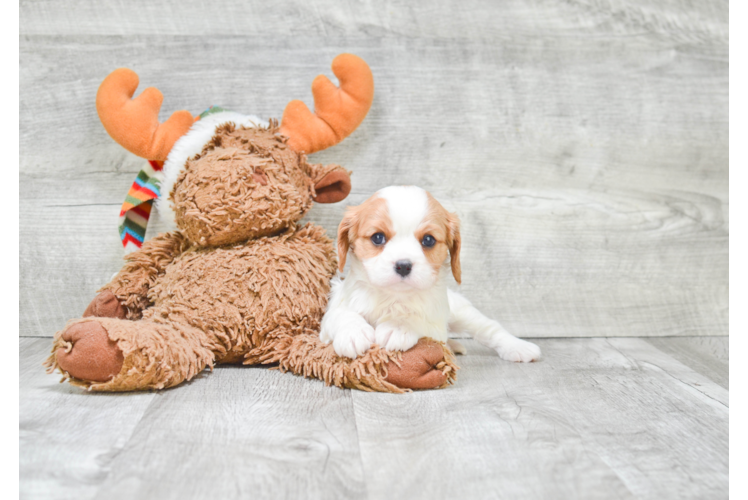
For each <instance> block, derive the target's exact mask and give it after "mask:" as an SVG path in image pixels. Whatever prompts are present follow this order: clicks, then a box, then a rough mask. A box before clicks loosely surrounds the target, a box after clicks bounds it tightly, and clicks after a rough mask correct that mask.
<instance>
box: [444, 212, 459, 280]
mask: <svg viewBox="0 0 748 500" xmlns="http://www.w3.org/2000/svg"><path fill="white" fill-rule="evenodd" d="M447 246H449V256H450V260H451V264H452V275H453V276H454V277H455V281H457V283H462V269H461V268H460V247H461V246H462V238H461V237H460V219H459V218H458V217H457V215H456V214H449V216H448V217H447Z"/></svg>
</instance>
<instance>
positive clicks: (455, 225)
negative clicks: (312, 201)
mask: <svg viewBox="0 0 748 500" xmlns="http://www.w3.org/2000/svg"><path fill="white" fill-rule="evenodd" d="M349 250H350V251H351V267H350V272H349V273H348V276H347V277H345V278H344V279H341V278H340V277H335V278H334V279H333V282H332V290H331V292H330V300H329V302H328V304H327V311H326V313H325V315H324V317H323V318H322V326H321V331H320V337H321V339H322V340H323V341H324V342H325V343H330V342H332V345H333V348H334V349H335V352H336V353H338V354H339V355H341V356H347V357H349V358H355V357H357V356H359V355H361V354H363V353H365V352H366V351H367V350H369V348H370V347H371V345H372V344H378V345H379V346H381V347H383V348H385V349H387V350H390V351H406V350H408V349H410V348H411V347H413V346H414V345H415V344H416V343H417V342H418V339H419V338H421V337H431V338H433V339H434V340H438V341H441V342H447V341H448V339H447V335H448V332H453V333H458V334H459V333H468V334H470V335H471V336H472V337H473V338H475V340H477V341H478V342H480V343H481V344H483V345H485V346H487V347H490V348H492V349H494V350H495V351H496V352H497V353H498V354H499V356H500V357H501V358H502V359H506V360H509V361H522V362H529V361H535V360H536V359H538V358H539V357H540V349H539V348H538V346H536V345H535V344H532V343H530V342H526V341H524V340H520V339H518V338H517V337H515V336H513V335H511V334H510V333H509V332H507V331H506V330H505V329H504V328H503V327H502V326H501V325H500V324H499V323H498V322H496V321H494V320H492V319H490V318H487V317H486V316H484V315H483V314H481V312H480V311H478V310H477V309H476V308H475V307H473V305H472V304H471V303H470V302H469V301H468V300H467V299H466V298H465V297H463V296H462V295H460V294H459V293H457V292H455V291H453V290H450V289H448V288H447V280H448V277H449V273H450V270H451V272H452V275H453V276H454V278H455V280H456V281H457V283H460V222H459V219H458V218H457V216H456V215H455V214H453V213H450V212H448V211H447V210H445V209H444V207H442V206H441V205H440V204H439V202H438V201H436V200H435V199H434V197H433V196H431V194H429V193H428V192H426V191H424V190H423V189H421V188H419V187H415V186H390V187H387V188H384V189H382V190H380V191H378V192H377V193H375V194H374V195H373V196H372V197H371V198H369V199H368V200H366V201H365V202H363V203H362V204H361V205H359V206H356V207H349V208H348V209H347V210H346V213H345V217H344V218H343V221H342V222H341V223H340V226H339V227H338V262H339V269H340V271H341V272H342V271H343V267H344V266H345V262H346V257H347V256H348V252H349ZM449 345H450V347H451V348H452V350H453V351H454V352H456V353H460V354H463V353H464V348H463V347H462V346H461V345H460V344H459V343H458V342H456V341H454V340H449Z"/></svg>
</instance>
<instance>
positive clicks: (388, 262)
mask: <svg viewBox="0 0 748 500" xmlns="http://www.w3.org/2000/svg"><path fill="white" fill-rule="evenodd" d="M349 249H350V250H353V254H354V255H355V257H356V258H357V259H358V260H359V261H360V262H361V264H362V265H363V268H364V270H365V271H366V274H367V276H368V278H369V281H370V282H371V283H372V284H373V285H375V286H378V287H392V288H394V289H397V290H407V289H408V288H417V289H421V290H423V289H426V288H429V287H430V286H432V285H433V284H434V283H435V282H436V280H437V279H438V277H439V273H440V271H441V268H442V266H443V265H445V264H446V262H447V259H448V258H449V261H450V264H451V267H452V274H453V275H454V277H455V280H457V282H458V283H459V282H460V279H461V276H460V221H459V219H458V218H457V216H456V215H455V214H452V213H449V212H447V211H446V210H445V209H444V207H442V206H441V205H440V204H439V202H438V201H436V200H435V199H434V197H433V196H431V195H430V194H429V193H427V192H426V191H424V190H423V189H421V188H419V187H415V186H390V187H387V188H384V189H382V190H380V191H378V192H377V193H375V194H374V195H373V196H372V197H371V198H369V199H368V200H366V201H365V202H363V203H362V204H361V205H359V206H357V207H349V208H348V209H347V210H346V213H345V217H344V218H343V221H342V222H341V223H340V226H339V227H338V262H339V266H340V270H341V271H342V270H343V267H344V266H345V260H346V256H347V255H348V250H349Z"/></svg>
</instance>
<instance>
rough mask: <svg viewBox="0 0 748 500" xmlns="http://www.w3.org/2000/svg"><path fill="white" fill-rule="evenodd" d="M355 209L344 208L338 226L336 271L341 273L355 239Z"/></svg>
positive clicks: (356, 221)
mask: <svg viewBox="0 0 748 500" xmlns="http://www.w3.org/2000/svg"><path fill="white" fill-rule="evenodd" d="M356 208H357V207H348V208H346V209H345V215H344V216H343V220H342V221H340V225H339V226H338V269H339V270H340V272H341V273H342V272H343V268H344V267H345V259H346V257H347V256H348V249H349V248H350V246H351V241H352V240H353V239H354V238H355V237H356V236H355V227H356V224H357V223H358V210H356Z"/></svg>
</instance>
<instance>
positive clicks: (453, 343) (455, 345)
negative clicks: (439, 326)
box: [447, 339, 467, 355]
mask: <svg viewBox="0 0 748 500" xmlns="http://www.w3.org/2000/svg"><path fill="white" fill-rule="evenodd" d="M447 345H448V346H449V348H450V349H452V352H453V353H455V354H462V355H464V354H467V349H465V346H464V345H462V343H461V342H460V341H459V340H455V339H449V340H447Z"/></svg>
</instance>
